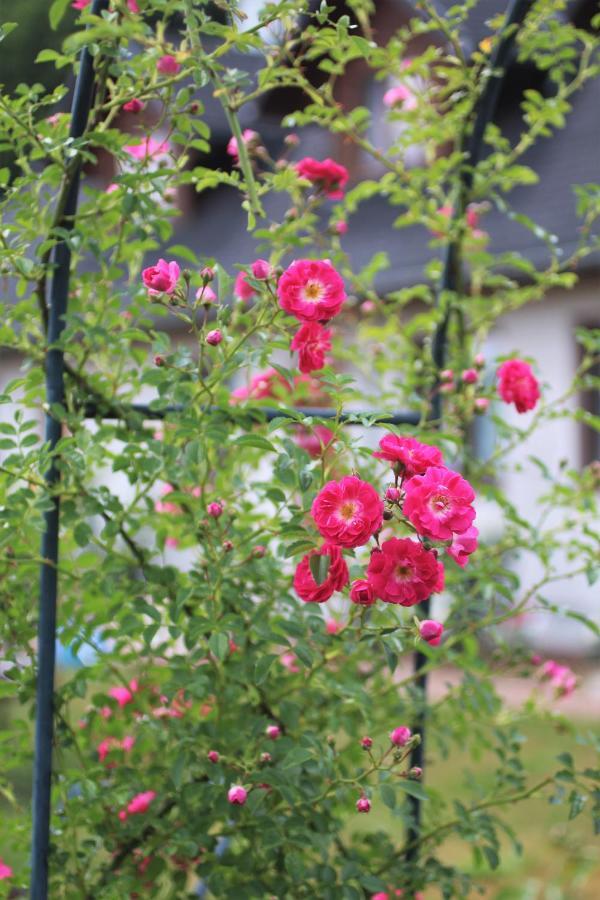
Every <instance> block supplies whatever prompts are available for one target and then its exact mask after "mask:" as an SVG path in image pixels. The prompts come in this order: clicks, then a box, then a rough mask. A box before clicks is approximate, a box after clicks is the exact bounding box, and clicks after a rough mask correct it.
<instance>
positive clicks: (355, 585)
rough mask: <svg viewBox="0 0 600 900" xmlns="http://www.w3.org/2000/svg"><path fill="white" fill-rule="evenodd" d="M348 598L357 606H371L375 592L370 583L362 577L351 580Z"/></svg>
mask: <svg viewBox="0 0 600 900" xmlns="http://www.w3.org/2000/svg"><path fill="white" fill-rule="evenodd" d="M350 599H351V601H352V602H353V603H357V604H358V605H359V606H373V604H374V603H375V594H374V592H373V586H372V584H371V583H370V582H368V581H367V580H366V579H364V578H358V579H357V580H356V581H353V582H352V586H351V588H350Z"/></svg>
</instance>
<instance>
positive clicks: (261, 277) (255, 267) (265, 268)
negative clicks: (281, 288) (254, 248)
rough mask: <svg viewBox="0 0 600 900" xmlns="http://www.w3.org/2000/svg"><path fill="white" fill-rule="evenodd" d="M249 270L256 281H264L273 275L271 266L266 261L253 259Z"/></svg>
mask: <svg viewBox="0 0 600 900" xmlns="http://www.w3.org/2000/svg"><path fill="white" fill-rule="evenodd" d="M250 270H251V272H252V274H253V275H254V277H255V278H256V279H257V280H258V281H266V280H267V279H268V278H270V277H271V276H272V274H273V266H272V265H271V264H270V263H269V262H267V260H266V259H255V260H254V262H253V263H252V265H251V266H250Z"/></svg>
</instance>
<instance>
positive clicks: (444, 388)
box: [440, 381, 454, 394]
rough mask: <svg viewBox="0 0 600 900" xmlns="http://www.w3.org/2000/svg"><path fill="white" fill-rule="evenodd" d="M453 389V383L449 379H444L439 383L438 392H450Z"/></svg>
mask: <svg viewBox="0 0 600 900" xmlns="http://www.w3.org/2000/svg"><path fill="white" fill-rule="evenodd" d="M453 390H454V385H453V384H452V382H451V381H446V382H444V383H443V384H440V394H451V393H452V391H453Z"/></svg>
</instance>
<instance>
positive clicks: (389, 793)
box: [379, 784, 396, 809]
mask: <svg viewBox="0 0 600 900" xmlns="http://www.w3.org/2000/svg"><path fill="white" fill-rule="evenodd" d="M379 793H380V795H381V799H382V800H383V802H384V803H385V805H386V806H387V807H388V808H389V809H395V808H396V791H395V790H394V788H393V787H392V785H391V784H382V785H381V786H380V788H379Z"/></svg>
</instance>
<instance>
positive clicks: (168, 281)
mask: <svg viewBox="0 0 600 900" xmlns="http://www.w3.org/2000/svg"><path fill="white" fill-rule="evenodd" d="M180 273H181V270H180V268H179V266H178V265H177V263H176V262H174V261H172V262H167V261H166V260H164V259H159V260H158V262H157V263H156V265H154V266H149V267H148V268H147V269H144V271H143V272H142V281H143V282H144V285H145V286H146V287H147V288H148V293H149V294H150V295H151V296H153V297H156V296H158V295H159V294H169V295H171V294H173V293H174V291H175V288H176V287H177V282H178V280H179V275H180Z"/></svg>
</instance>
